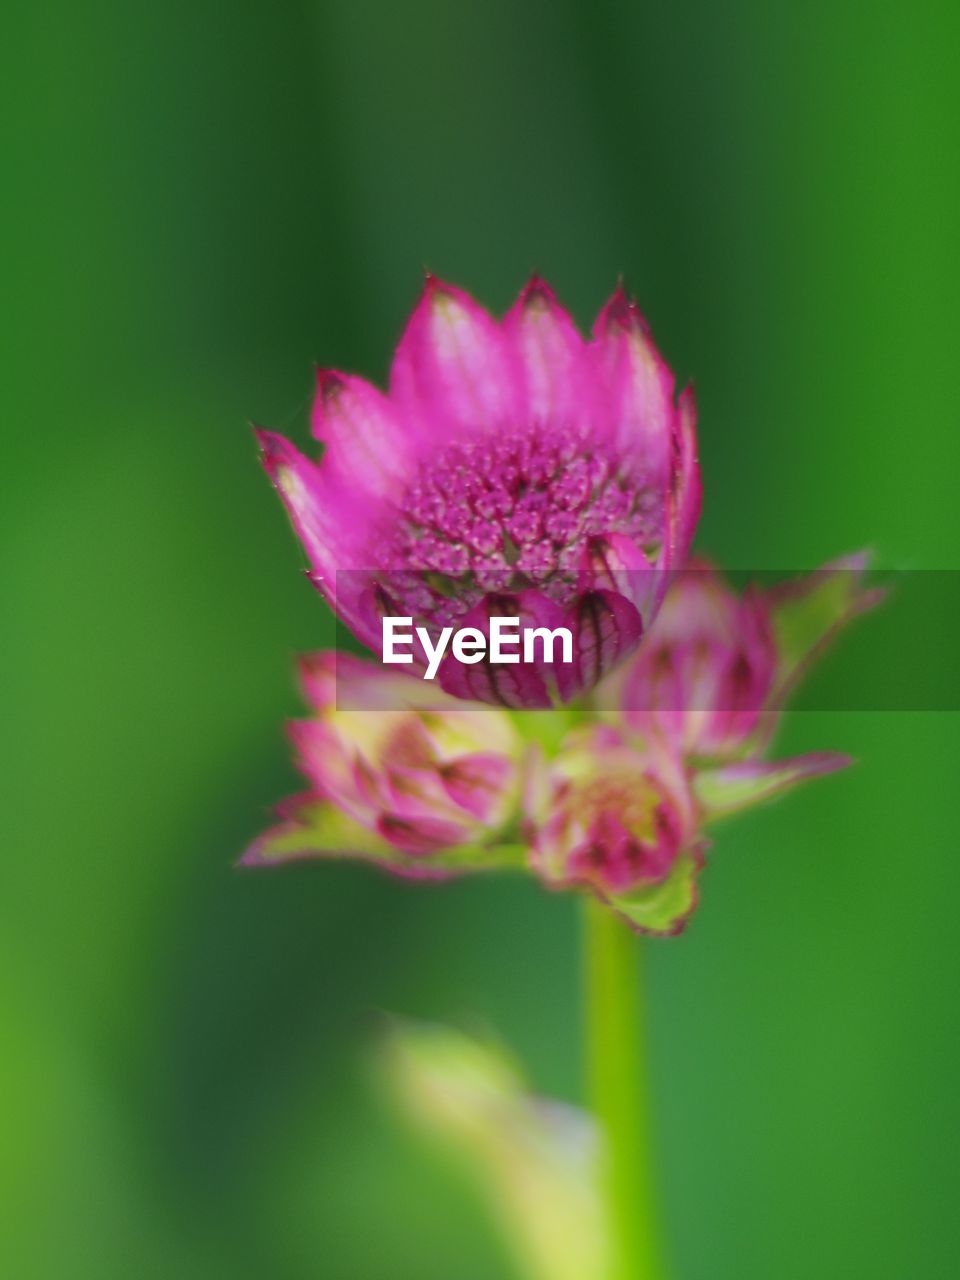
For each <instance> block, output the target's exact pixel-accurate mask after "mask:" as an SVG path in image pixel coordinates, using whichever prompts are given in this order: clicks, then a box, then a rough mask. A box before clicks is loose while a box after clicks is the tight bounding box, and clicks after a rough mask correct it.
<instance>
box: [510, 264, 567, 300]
mask: <svg viewBox="0 0 960 1280" xmlns="http://www.w3.org/2000/svg"><path fill="white" fill-rule="evenodd" d="M518 301H519V305H520V306H521V307H529V306H537V305H538V304H542V303H544V302H545V303H547V305H548V306H559V303H558V302H557V295H556V293H555V292H554V290H553V289H552V288H551V286H550V285H549V284H548V283H547V282H546V280H544V278H543V276H542V275H541V274H540V272H539V271H534V272H533V273H532V274H531V276H530V279H529V280H528V281H527V283H526V284H525V285H524V286H523V288H522V289H521V290H520V297H519V300H518Z"/></svg>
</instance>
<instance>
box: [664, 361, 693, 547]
mask: <svg viewBox="0 0 960 1280" xmlns="http://www.w3.org/2000/svg"><path fill="white" fill-rule="evenodd" d="M702 499H703V486H702V484H701V480H700V463H699V460H698V458H697V404H696V400H695V398H694V394H693V386H692V384H691V385H690V386H688V387H685V388H684V389H683V391H682V392H681V393H680V399H679V402H678V405H677V416H676V424H675V429H674V433H673V439H672V452H671V463H670V479H669V483H668V491H667V540H666V545H665V549H664V553H663V556H662V558H661V563H663V564H664V566H665V567H666V568H668V569H670V568H676V567H679V566H681V565H683V564H684V562H685V561H686V559H687V556H688V554H689V552H690V544H691V543H692V541H693V535H694V532H695V530H696V527H697V521H698V520H699V519H700V507H701V503H702Z"/></svg>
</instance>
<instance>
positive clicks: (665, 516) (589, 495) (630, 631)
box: [259, 277, 700, 707]
mask: <svg viewBox="0 0 960 1280" xmlns="http://www.w3.org/2000/svg"><path fill="white" fill-rule="evenodd" d="M674 393H675V387H674V379H673V375H672V374H671V372H670V370H669V369H668V367H667V366H666V364H665V363H664V361H663V359H662V358H661V356H660V355H659V353H658V351H657V349H656V347H655V346H654V344H653V341H652V339H651V337H650V333H649V330H648V328H647V326H646V324H645V322H644V321H643V319H642V317H641V316H640V313H639V312H638V310H637V308H636V306H635V305H634V304H633V303H632V302H630V301H629V300H628V299H627V297H626V296H625V295H624V293H623V292H622V290H620V289H618V290H617V292H616V293H615V294H614V295H613V297H612V298H611V299H610V301H609V302H608V303H607V305H606V306H605V307H604V308H603V310H602V311H601V313H600V315H599V317H598V319H597V322H596V324H595V326H594V332H593V337H592V338H591V339H590V340H589V341H585V340H584V339H583V338H581V336H580V334H579V333H578V332H577V329H576V327H575V326H574V324H573V322H572V321H571V319H570V317H569V315H568V314H567V312H566V311H564V309H563V308H562V307H561V306H560V305H559V304H558V303H557V301H556V299H555V297H554V295H553V293H552V291H551V290H550V289H549V288H548V286H547V285H546V284H544V283H543V282H542V281H540V280H539V279H536V278H535V279H533V280H531V282H530V283H529V285H528V286H527V287H526V288H525V289H524V291H523V293H522V294H521V296H520V299H519V300H518V302H517V303H516V304H515V306H514V307H513V308H512V309H511V310H510V311H509V312H508V314H507V315H506V317H505V318H504V319H503V321H502V322H500V323H498V322H497V321H495V320H494V319H492V318H491V316H489V315H488V314H487V312H486V311H484V310H483V308H481V307H480V306H478V305H477V304H476V303H475V302H474V301H473V300H472V299H471V298H470V297H469V296H468V295H467V294H465V293H464V292H462V291H461V290H459V289H455V288H453V287H452V286H450V285H446V284H442V283H441V282H439V281H438V280H436V279H434V278H432V277H431V278H429V279H428V280H427V283H426V287H425V290H424V294H423V297H422V298H421V300H420V302H419V303H418V305H417V307H416V308H415V310H414V312H413V315H412V316H411V319H410V321H409V324H408V326H407V329H406V332H405V334H404V336H403V338H402V339H401V342H400V344H399V347H398V349H397V352H396V356H395V358H394V362H393V367H392V370H391V374H390V391H389V395H383V394H382V393H381V392H379V391H378V390H376V389H375V388H374V387H372V386H371V385H370V384H369V383H367V382H365V381H364V380H363V379H361V378H357V377H353V376H350V375H347V374H340V373H331V372H321V374H320V375H319V383H318V392H317V398H316V402H315V406H314V414H313V433H314V435H315V436H316V438H317V439H318V440H321V441H322V442H323V443H324V445H325V450H324V453H323V455H322V457H321V458H320V460H319V461H318V462H314V461H311V460H310V459H308V458H306V457H304V456H303V455H302V454H300V453H299V452H298V451H297V450H296V449H295V448H294V447H293V446H292V445H291V444H290V443H289V442H288V441H287V440H285V439H284V438H283V437H282V436H278V435H275V434H273V433H271V432H266V431H263V432H260V433H259V438H260V442H261V446H262V449H263V458H264V463H265V465H266V468H267V470H268V472H269V474H270V476H271V478H272V480H273V482H274V484H275V486H276V488H277V490H278V492H279V493H280V495H281V497H282V499H283V501H284V503H285V504H286V506H287V509H288V511H289V513H290V516H291V519H292V521H293V524H294V527H295V529H296V531H297V533H298V535H299V537H300V539H301V541H302V543H303V546H304V549H305V551H306V553H307V556H308V559H309V562H310V577H311V580H312V581H313V582H314V583H315V585H316V586H317V587H318V588H319V589H320V591H321V592H322V593H323V595H324V596H325V597H326V599H327V600H328V601H329V602H330V604H331V605H332V606H333V607H334V609H335V610H336V611H337V613H338V614H339V615H340V616H341V617H342V618H343V620H344V621H345V622H346V623H347V625H348V626H349V627H350V628H351V629H352V630H353V631H354V633H355V634H356V635H357V636H358V637H359V638H360V639H361V640H362V641H363V642H364V643H365V644H367V645H368V646H369V647H370V648H371V649H373V650H374V652H376V653H378V654H379V652H380V643H381V619H382V617H383V616H385V615H392V616H404V617H410V618H412V619H413V623H414V625H415V626H423V627H425V628H426V629H427V631H428V632H429V633H430V635H431V636H432V637H433V636H435V635H436V633H438V632H439V630H440V629H441V628H442V627H443V626H454V627H460V626H476V627H478V628H479V629H480V630H482V631H486V630H487V622H488V619H489V617H490V616H491V615H492V614H498V615H501V616H518V617H520V618H521V619H522V620H523V621H524V623H525V624H530V625H537V626H543V625H546V626H549V627H551V628H555V627H558V626H566V627H568V628H569V629H570V631H571V632H572V633H573V636H574V652H573V660H572V662H569V663H557V664H556V665H553V666H548V665H545V664H538V663H529V664H527V663H521V664H519V665H517V666H509V667H500V666H492V665H489V664H487V663H483V664H480V665H477V666H470V667H465V666H463V665H461V664H460V663H457V662H456V661H455V660H453V659H451V658H447V659H445V661H444V663H443V665H442V666H441V668H440V672H439V680H440V683H441V684H442V685H443V687H444V688H445V689H447V690H448V691H449V692H452V693H454V694H456V695H457V696H460V697H467V698H473V699H478V700H480V701H486V702H496V703H501V704H504V705H508V706H518V707H522V706H528V707H530V706H548V705H550V704H551V703H553V702H557V701H560V702H562V701H567V700H569V699H570V698H573V697H575V696H576V695H577V694H579V693H581V692H582V691H584V690H586V689H589V688H591V687H592V686H593V685H594V684H595V683H596V682H597V680H598V679H599V678H600V677H601V676H602V675H604V674H605V673H606V672H608V671H609V670H610V669H611V668H612V667H613V666H614V665H615V664H616V662H617V661H618V660H619V659H621V658H623V657H624V656H625V655H627V654H628V653H630V652H631V651H632V650H633V649H634V648H635V647H636V646H637V644H638V642H639V640H640V637H641V635H642V634H643V633H644V631H645V630H646V629H647V628H648V627H649V625H650V623H651V622H652V619H653V616H654V614H655V613H656V610H657V608H658V606H659V604H660V601H661V599H662V596H663V593H664V591H665V589H666V585H667V582H668V576H669V574H670V572H671V571H672V570H673V569H674V568H676V567H677V566H678V565H681V564H683V563H684V561H685V559H686V555H687V551H688V548H689V545H690V541H691V538H692V535H693V531H694V527H695V525H696V521H697V517H698V514H699V508H700V478H699V470H698V465H697V459H696V438H695V415H694V401H693V395H692V392H691V390H690V389H689V388H688V389H687V390H686V391H685V392H683V394H682V395H681V396H680V397H679V399H678V400H677V399H675V394H674Z"/></svg>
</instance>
